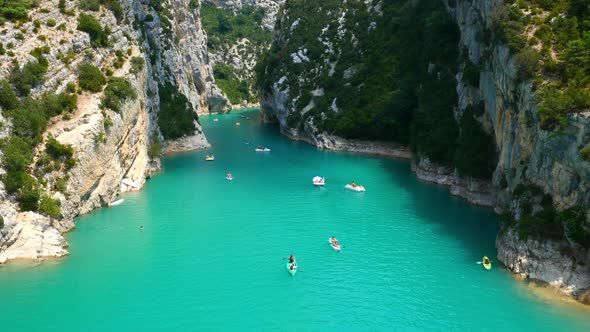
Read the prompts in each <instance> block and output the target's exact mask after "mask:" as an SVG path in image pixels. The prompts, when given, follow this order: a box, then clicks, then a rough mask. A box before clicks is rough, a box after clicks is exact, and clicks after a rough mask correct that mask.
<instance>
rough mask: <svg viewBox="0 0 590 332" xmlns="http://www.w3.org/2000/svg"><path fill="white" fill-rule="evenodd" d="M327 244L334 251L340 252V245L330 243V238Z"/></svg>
mask: <svg viewBox="0 0 590 332" xmlns="http://www.w3.org/2000/svg"><path fill="white" fill-rule="evenodd" d="M328 242H330V246H332V248H333V249H334V250H336V251H340V249H341V247H340V243H334V242H332V238H329V239H328Z"/></svg>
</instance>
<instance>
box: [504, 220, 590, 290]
mask: <svg viewBox="0 0 590 332" xmlns="http://www.w3.org/2000/svg"><path fill="white" fill-rule="evenodd" d="M496 247H497V248H498V259H500V260H501V261H502V262H503V263H504V264H505V265H506V267H507V268H508V269H510V270H512V271H513V272H514V273H516V274H518V275H519V276H520V277H522V278H529V279H532V280H538V281H542V282H545V283H548V284H549V285H551V286H553V287H556V288H558V289H560V290H561V291H562V292H564V293H566V294H568V295H572V296H575V297H577V298H579V299H580V300H581V301H584V299H585V298H586V297H587V291H588V290H590V267H589V266H588V265H586V264H584V265H582V264H579V263H580V262H582V261H586V262H587V261H588V260H589V259H590V257H589V255H588V253H587V252H586V251H585V250H581V249H572V248H571V246H570V245H569V243H567V242H566V241H561V242H556V241H551V240H547V241H536V240H532V239H529V240H522V239H520V238H519V237H518V234H517V232H516V231H514V230H509V231H507V232H506V233H504V234H501V235H500V236H498V238H497V239H496Z"/></svg>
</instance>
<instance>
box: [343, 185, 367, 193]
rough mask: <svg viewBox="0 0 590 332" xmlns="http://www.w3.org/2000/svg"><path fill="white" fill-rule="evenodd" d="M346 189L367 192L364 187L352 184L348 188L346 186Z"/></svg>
mask: <svg viewBox="0 0 590 332" xmlns="http://www.w3.org/2000/svg"><path fill="white" fill-rule="evenodd" d="M344 188H346V189H349V190H353V191H365V187H363V186H359V185H356V186H352V185H350V184H347V185H346V186H344Z"/></svg>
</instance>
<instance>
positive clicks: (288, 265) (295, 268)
mask: <svg viewBox="0 0 590 332" xmlns="http://www.w3.org/2000/svg"><path fill="white" fill-rule="evenodd" d="M287 271H289V274H291V275H292V276H294V275H295V273H297V262H295V267H294V268H293V270H291V263H289V262H287Z"/></svg>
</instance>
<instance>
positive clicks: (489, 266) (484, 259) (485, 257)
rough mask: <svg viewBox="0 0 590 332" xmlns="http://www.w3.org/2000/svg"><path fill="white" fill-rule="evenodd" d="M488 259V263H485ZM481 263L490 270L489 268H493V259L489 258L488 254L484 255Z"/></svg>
mask: <svg viewBox="0 0 590 332" xmlns="http://www.w3.org/2000/svg"><path fill="white" fill-rule="evenodd" d="M486 260H488V261H489V263H487V264H486V263H484V262H485V261H486ZM481 264H482V265H483V267H484V268H485V269H486V270H489V269H491V268H492V261H490V259H489V258H488V256H483V258H482V260H481Z"/></svg>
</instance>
